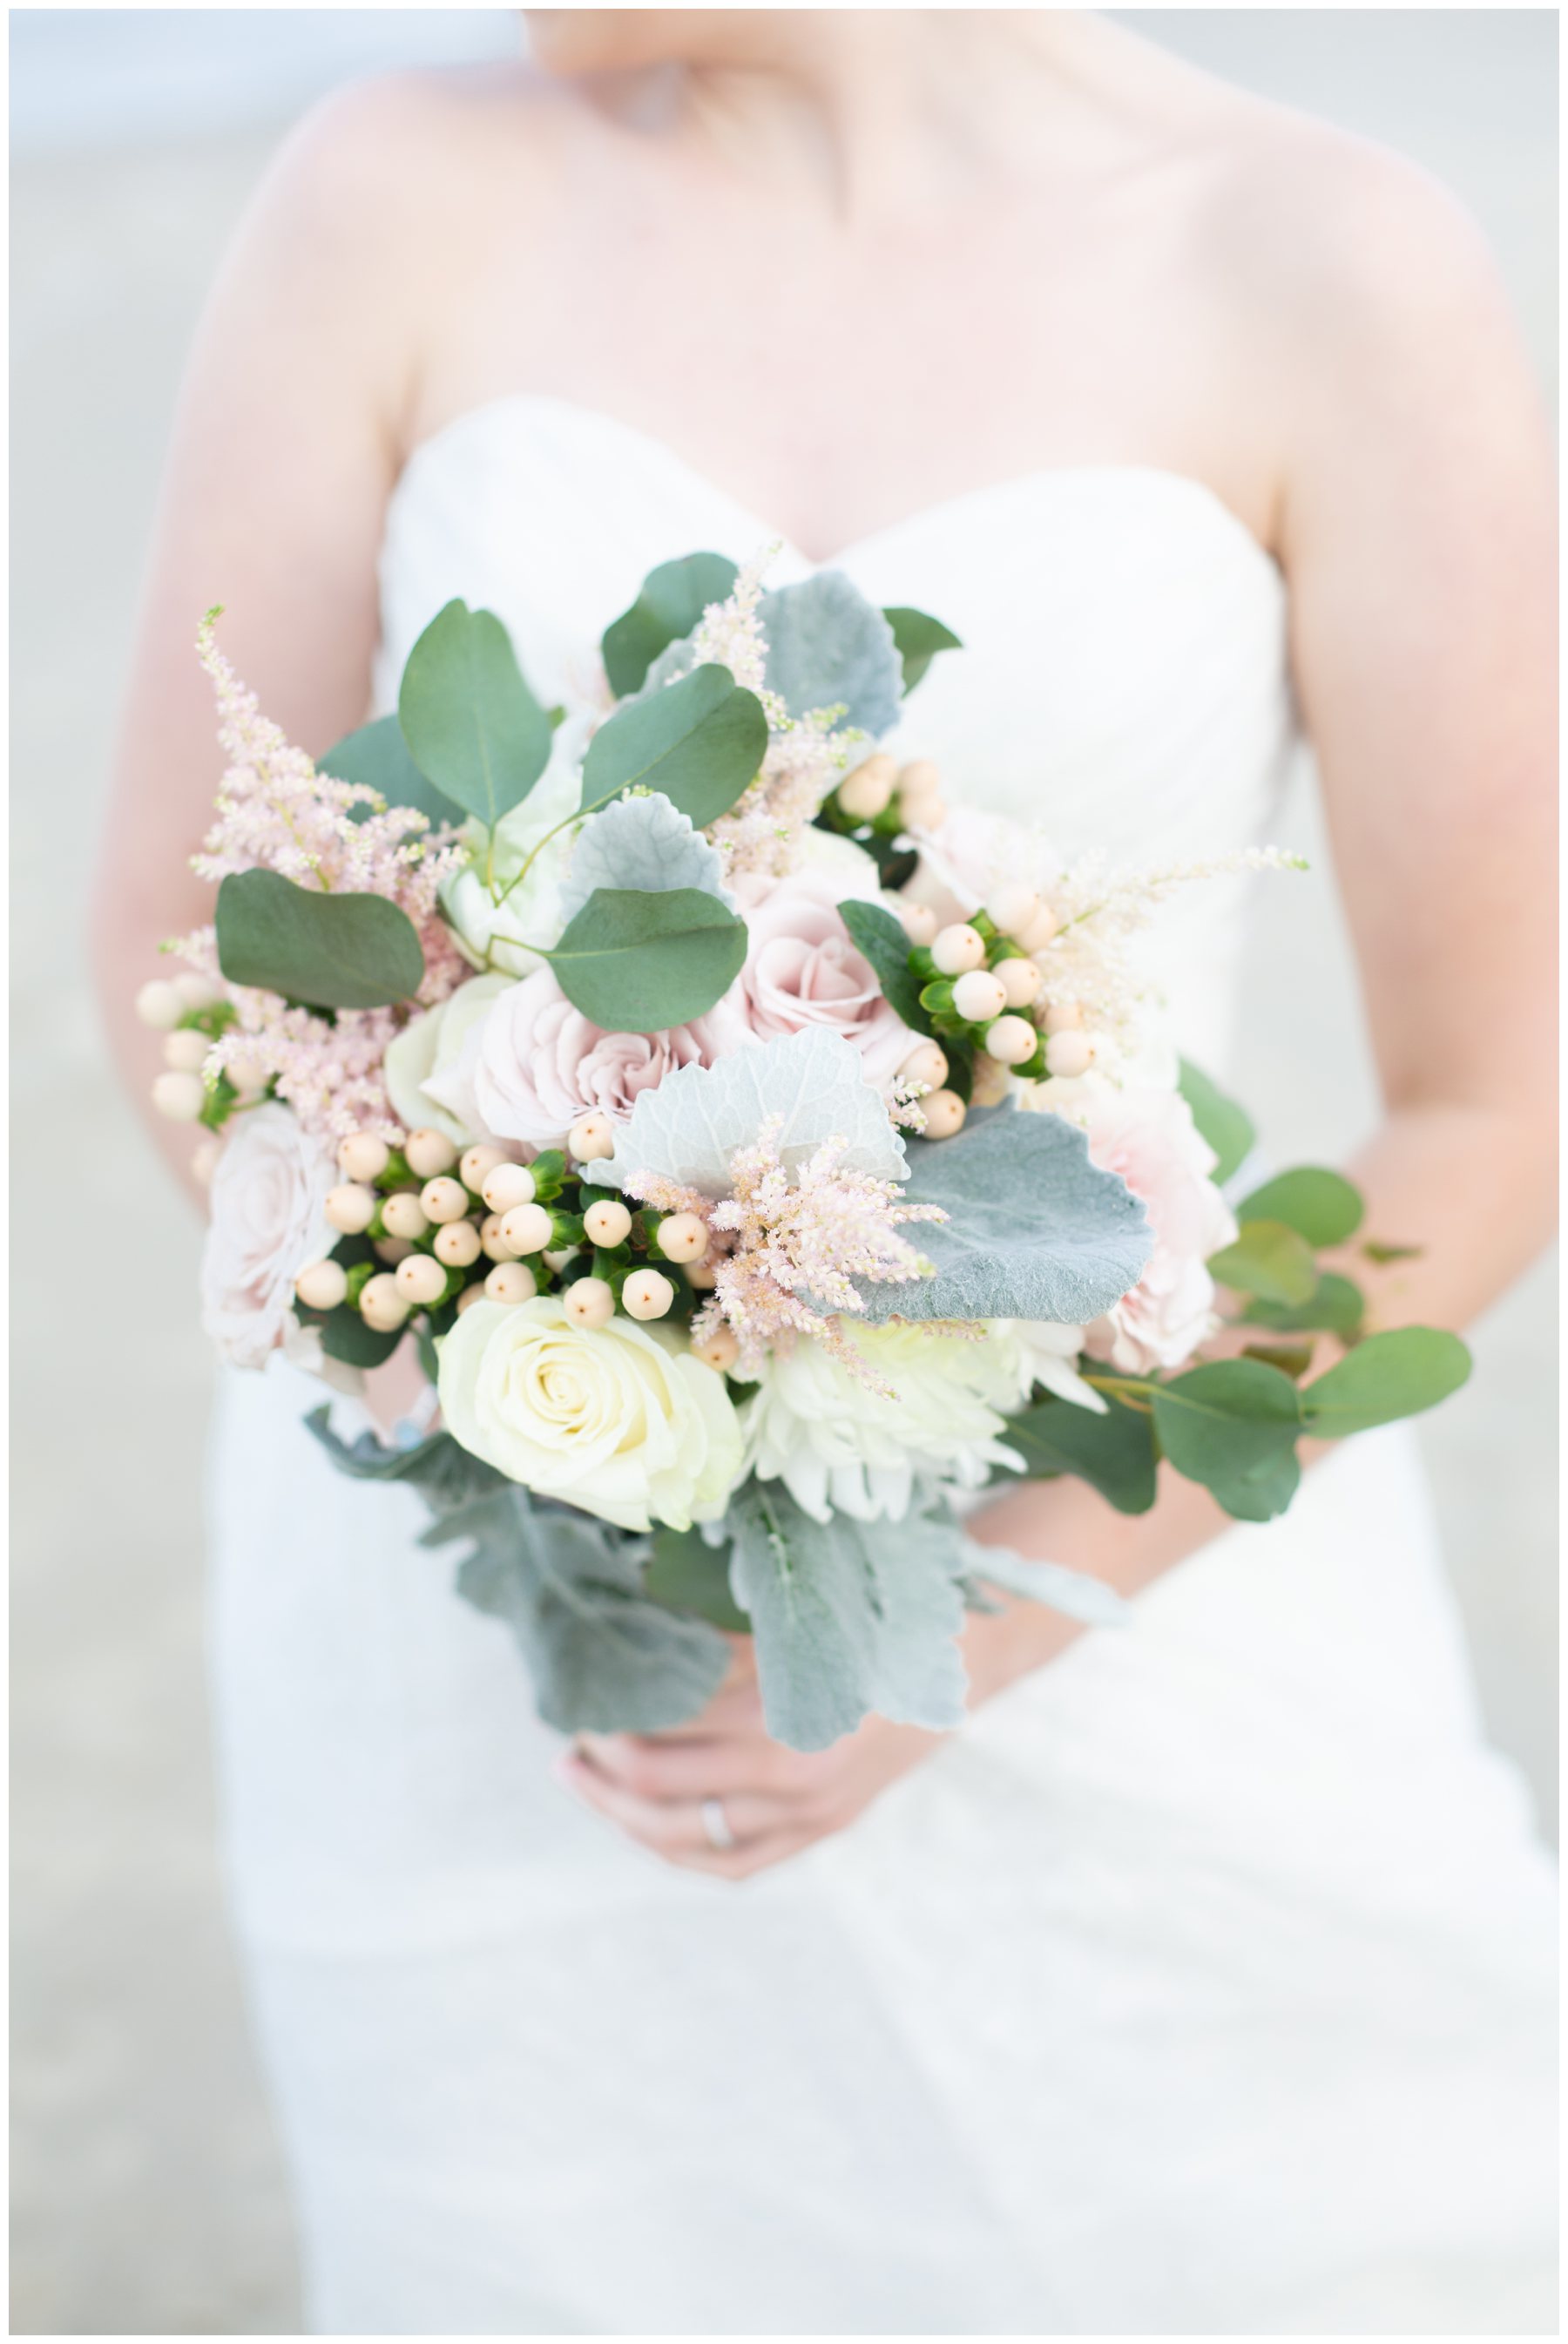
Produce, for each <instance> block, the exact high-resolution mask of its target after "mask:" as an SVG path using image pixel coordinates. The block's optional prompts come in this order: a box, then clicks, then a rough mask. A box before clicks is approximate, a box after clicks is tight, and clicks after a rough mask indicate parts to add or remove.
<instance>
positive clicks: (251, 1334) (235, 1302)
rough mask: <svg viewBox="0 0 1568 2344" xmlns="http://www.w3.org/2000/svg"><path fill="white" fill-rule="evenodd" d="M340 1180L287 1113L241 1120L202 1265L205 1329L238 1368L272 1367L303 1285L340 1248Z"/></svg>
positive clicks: (215, 1193)
mask: <svg viewBox="0 0 1568 2344" xmlns="http://www.w3.org/2000/svg"><path fill="white" fill-rule="evenodd" d="M336 1181H337V1171H336V1168H335V1167H334V1165H333V1162H332V1158H331V1157H330V1156H329V1155H328V1154H327V1150H326V1149H325V1148H324V1147H322V1146H321V1144H320V1142H319V1141H318V1140H316V1139H313V1138H312V1137H310V1136H309V1135H308V1134H307V1132H305V1131H304V1130H302V1129H301V1127H300V1126H299V1124H298V1123H297V1121H296V1120H295V1118H294V1116H292V1115H291V1114H290V1113H289V1111H288V1109H287V1108H286V1106H276V1105H275V1104H274V1105H268V1106H256V1107H249V1108H247V1109H246V1112H245V1113H244V1114H243V1115H241V1116H237V1117H236V1123H235V1128H234V1129H233V1131H232V1133H231V1136H230V1137H229V1138H228V1139H227V1140H226V1143H225V1146H224V1150H223V1153H222V1155H221V1156H220V1157H218V1160H217V1169H216V1171H215V1172H214V1174H213V1176H212V1186H211V1187H210V1189H209V1190H208V1192H207V1193H208V1202H209V1205H210V1207H211V1212H212V1221H211V1225H210V1227H209V1228H208V1230H207V1236H206V1248H205V1250H204V1252H203V1254H202V1265H201V1295H202V1326H203V1328H204V1329H205V1330H206V1333H207V1334H208V1335H210V1336H211V1338H212V1339H213V1341H214V1342H215V1343H216V1346H217V1348H218V1351H219V1353H220V1354H221V1356H222V1357H223V1358H224V1359H227V1360H228V1361H229V1362H230V1363H231V1365H232V1366H234V1367H236V1368H261V1367H265V1366H266V1361H267V1358H268V1356H269V1354H270V1353H271V1352H272V1351H273V1350H274V1349H276V1345H277V1343H278V1341H279V1340H280V1339H281V1338H282V1337H283V1335H284V1333H285V1331H286V1327H287V1324H288V1321H289V1318H290V1307H289V1306H290V1305H291V1303H292V1302H293V1299H294V1281H295V1279H296V1278H297V1277H298V1275H299V1273H300V1271H301V1270H302V1269H305V1268H308V1266H309V1265H310V1263H311V1262H313V1261H321V1260H323V1259H325V1258H326V1256H327V1254H329V1253H330V1252H331V1251H332V1248H333V1247H334V1246H335V1245H336V1244H337V1231H336V1230H335V1229H334V1228H332V1227H331V1225H330V1224H329V1222H328V1221H327V1215H326V1212H325V1210H324V1207H325V1204H326V1201H327V1190H328V1189H329V1188H331V1187H333V1186H334V1185H335V1183H336Z"/></svg>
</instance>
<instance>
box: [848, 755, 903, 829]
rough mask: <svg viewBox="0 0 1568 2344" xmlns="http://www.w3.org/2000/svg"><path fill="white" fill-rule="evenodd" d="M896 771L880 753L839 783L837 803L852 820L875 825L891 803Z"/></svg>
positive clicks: (890, 760)
mask: <svg viewBox="0 0 1568 2344" xmlns="http://www.w3.org/2000/svg"><path fill="white" fill-rule="evenodd" d="M896 772H897V767H896V766H895V765H894V763H893V760H892V759H891V757H890V756H889V755H888V754H887V753H886V751H885V750H879V751H878V752H877V753H876V754H875V756H871V757H868V758H867V759H866V761H865V763H864V764H861V765H857V766H856V768H855V770H854V772H853V773H847V774H846V775H845V777H844V779H843V780H842V781H841V782H840V783H839V804H840V805H841V806H842V807H843V809H844V812H845V813H847V814H849V816H850V817H851V818H852V819H853V820H854V821H856V822H875V820H876V818H877V816H878V815H879V813H882V812H884V811H885V809H886V808H887V807H888V806H889V805H890V804H891V803H892V796H893V777H894V774H895V773H896Z"/></svg>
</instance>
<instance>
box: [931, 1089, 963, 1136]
mask: <svg viewBox="0 0 1568 2344" xmlns="http://www.w3.org/2000/svg"><path fill="white" fill-rule="evenodd" d="M967 1112H968V1110H967V1109H966V1107H965V1106H964V1103H963V1101H962V1099H961V1098H960V1096H959V1095H958V1093H957V1091H933V1092H932V1093H931V1095H930V1097H929V1098H923V1099H922V1100H921V1101H920V1113H921V1114H922V1115H923V1116H925V1119H926V1127H925V1133H924V1137H926V1138H927V1139H951V1138H952V1137H954V1135H955V1134H956V1133H958V1132H960V1131H961V1130H962V1129H963V1127H964V1116H965V1115H966V1113H967Z"/></svg>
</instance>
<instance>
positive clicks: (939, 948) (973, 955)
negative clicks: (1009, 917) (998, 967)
mask: <svg viewBox="0 0 1568 2344" xmlns="http://www.w3.org/2000/svg"><path fill="white" fill-rule="evenodd" d="M931 958H932V960H933V961H935V963H936V965H937V967H938V969H939V970H940V973H941V975H943V976H962V975H964V974H965V972H966V970H969V969H971V968H983V967H984V966H985V939H984V937H983V936H981V935H980V932H979V931H978V929H975V928H971V927H970V924H969V922H968V921H967V920H955V921H954V922H953V924H952V925H951V927H948V928H939V929H938V930H937V935H936V942H935V943H934V944H933V945H932V946H931Z"/></svg>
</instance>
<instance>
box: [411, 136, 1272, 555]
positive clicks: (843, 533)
mask: <svg viewBox="0 0 1568 2344" xmlns="http://www.w3.org/2000/svg"><path fill="white" fill-rule="evenodd" d="M1182 217H1183V207H1182V206H1181V205H1180V204H1175V203H1168V204H1163V205H1162V204H1161V200H1160V189H1159V188H1158V187H1157V186H1151V184H1149V183H1148V182H1147V180H1146V178H1137V179H1134V180H1131V181H1129V182H1128V183H1127V184H1121V183H1120V182H1117V183H1111V184H1098V183H1097V184H1092V185H1088V186H1075V185H1073V184H1071V183H1070V182H1066V181H1064V182H1063V183H1062V184H1061V185H1060V187H1058V188H1056V189H1055V190H1054V192H1053V193H1052V194H1051V195H1050V197H1046V198H1042V197H1040V196H1039V195H1034V196H1031V197H1030V199H1029V200H1028V201H1024V200H1022V199H1021V198H1020V199H1019V200H1016V201H1008V200H1006V199H1005V198H1003V197H997V198H996V199H994V200H990V201H987V202H981V203H978V204H975V203H971V204H970V205H969V206H967V207H962V208H958V207H955V208H954V209H953V210H952V211H951V212H950V213H945V212H942V211H941V210H940V209H939V210H936V211H930V210H920V211H916V212H913V213H911V215H910V217H908V218H907V219H900V218H897V217H895V218H893V219H891V220H890V221H889V222H887V223H885V224H884V225H882V226H881V227H879V228H878V229H876V230H875V231H864V232H859V233H855V234H849V233H847V232H844V231H842V230H840V229H838V228H835V227H832V226H831V224H829V223H827V222H824V221H822V220H820V219H814V218H812V217H809V216H805V217H803V216H802V215H801V214H799V213H798V212H794V211H791V210H790V209H789V208H788V207H780V206H777V205H775V206H767V205H759V204H757V203H756V202H755V201H750V200H737V201H733V202H727V201H725V200H723V199H722V197H721V190H720V189H719V188H718V187H713V186H709V185H706V184H704V183H703V182H700V181H697V182H688V181H682V180H681V179H680V178H679V177H673V178H667V177H663V176H660V175H658V174H652V175H649V176H648V177H646V178H633V179H630V180H627V181H623V182H621V183H618V184H613V185H611V186H608V187H605V186H602V185H592V186H590V185H583V186H580V187H575V188H571V189H569V191H568V200H564V201H561V202H559V203H558V204H557V205H555V206H554V207H552V210H551V214H550V217H549V220H548V232H546V233H544V234H542V235H537V236H534V237H526V238H525V237H518V238H515V239H514V238H511V237H498V238H495V239H492V240H491V241H490V242H488V243H487V246H486V247H485V248H484V249H483V250H482V252H481V253H480V254H479V255H478V256H477V260H476V266H475V270H474V282H473V285H472V288H471V292H470V297H469V298H467V299H466V300H465V301H464V303H463V305H462V313H461V324H460V327H459V328H458V330H457V331H456V332H454V333H453V334H452V335H450V336H449V337H447V338H446V339H445V342H444V346H443V350H442V354H441V359H440V362H439V365H438V367H437V369H436V370H435V371H434V372H433V374H432V376H431V379H430V389H429V399H430V404H431V406H432V409H433V412H432V414H431V417H430V419H429V422H430V427H432V428H433V427H434V426H435V425H436V424H438V423H439V422H441V421H444V420H445V419H446V417H447V415H448V414H452V413H459V412H461V411H462V410H463V409H464V408H466V407H467V406H469V405H472V404H474V403H476V402H477V401H478V400H480V399H485V398H487V397H495V396H498V395H501V394H504V393H508V392H512V391H516V390H523V389H526V390H529V391H536V392H544V393H547V394H549V395H552V396H555V397H558V398H562V399H572V400H575V401H578V402H579V403H582V404H584V405H587V406H590V407H594V408H597V409H602V410H605V411H608V412H611V413H614V414H617V415H618V416H620V417H621V418H623V419H625V420H627V421H628V422H630V423H633V424H635V425H636V426H637V427H638V429H642V430H644V431H646V432H648V433H649V434H650V435H652V436H653V437H655V438H657V439H658V440H661V441H662V442H664V443H666V444H667V445H668V446H670V447H672V448H674V449H676V450H678V452H680V453H681V454H682V455H683V456H685V457H686V458H687V459H688V460H690V461H692V462H693V463H698V464H700V466H701V468H702V470H704V471H705V472H706V473H707V475H708V476H709V478H712V479H716V480H721V481H722V482H723V483H724V484H725V485H726V486H727V487H728V488H729V490H731V491H732V492H733V494H734V495H735V496H736V497H737V498H738V499H739V500H741V501H742V502H743V503H745V504H746V505H748V506H749V507H750V508H751V509H752V510H756V511H759V512H764V513H768V514H769V515H771V516H773V517H774V518H775V519H776V520H777V521H778V523H779V526H780V527H781V528H782V529H784V530H787V532H788V533H789V537H790V539H791V540H792V541H793V542H794V543H795V544H797V545H799V546H800V547H802V548H803V549H805V550H806V551H809V552H810V553H811V554H813V555H814V556H816V557H817V558H819V559H822V558H827V557H829V555H830V554H831V553H832V552H833V551H835V550H836V549H837V548H839V547H840V546H842V545H844V544H846V543H849V542H851V541H856V540H858V539H859V538H861V537H863V536H865V535H866V534H867V533H869V531H872V530H878V529H880V528H881V527H883V526H885V525H886V524H887V523H888V522H889V521H890V520H894V519H896V518H897V517H898V516H899V515H900V514H901V513H904V512H908V511H911V510H916V509H919V508H920V507H923V506H927V505H930V504H932V503H935V502H938V501H940V500H943V499H945V498H949V497H952V496H956V495H960V494H961V493H963V492H965V491H967V490H970V489H973V488H975V487H977V486H981V485H986V484H989V483H990V482H992V481H996V480H1006V479H1010V478H1012V477H1016V476H1017V475H1019V474H1021V473H1024V472H1028V471H1032V470H1039V469H1045V468H1050V467H1068V466H1073V465H1093V464H1143V465H1151V466H1156V467H1163V468H1166V469H1169V470H1175V471H1180V472H1185V473H1188V474H1190V475H1191V476H1194V477H1196V478H1198V479H1200V480H1203V481H1205V482H1206V484H1207V485H1209V486H1210V487H1211V489H1212V490H1214V491H1215V493H1216V494H1217V495H1219V496H1220V497H1221V499H1222V500H1223V501H1225V502H1226V503H1228V504H1230V505H1231V509H1232V510H1237V511H1239V512H1240V513H1241V515H1242V517H1243V518H1244V519H1245V518H1249V517H1250V516H1251V514H1252V513H1254V512H1255V513H1257V514H1258V515H1259V516H1260V517H1261V515H1262V513H1263V512H1265V511H1266V510H1267V506H1268V494H1267V490H1266V486H1265V484H1264V483H1263V481H1262V480H1261V475H1260V471H1259V467H1258V466H1257V464H1256V462H1255V461H1254V460H1253V458H1252V455H1251V443H1250V439H1249V434H1248V432H1247V430H1246V429H1244V428H1243V419H1241V417H1239V416H1238V415H1237V414H1236V413H1235V412H1234V411H1233V410H1231V408H1230V407H1229V404H1228V401H1227V399H1226V397H1225V395H1224V392H1223V390H1222V389H1221V388H1220V386H1222V385H1223V384H1224V382H1225V380H1226V369H1225V368H1224V366H1223V364H1222V362H1221V349H1222V344H1223V339H1224V333H1225V324H1224V320H1223V318H1222V316H1221V304H1220V303H1219V302H1218V301H1217V299H1216V298H1215V296H1214V293H1213V291H1212V289H1211V288H1209V287H1208V286H1207V285H1206V284H1205V282H1204V280H1203V277H1202V273H1201V269H1199V268H1197V267H1195V265H1194V264H1193V261H1192V259H1191V250H1190V244H1191V239H1190V237H1189V235H1188V233H1187V231H1186V229H1185V228H1184V227H1183V225H1182Z"/></svg>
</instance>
